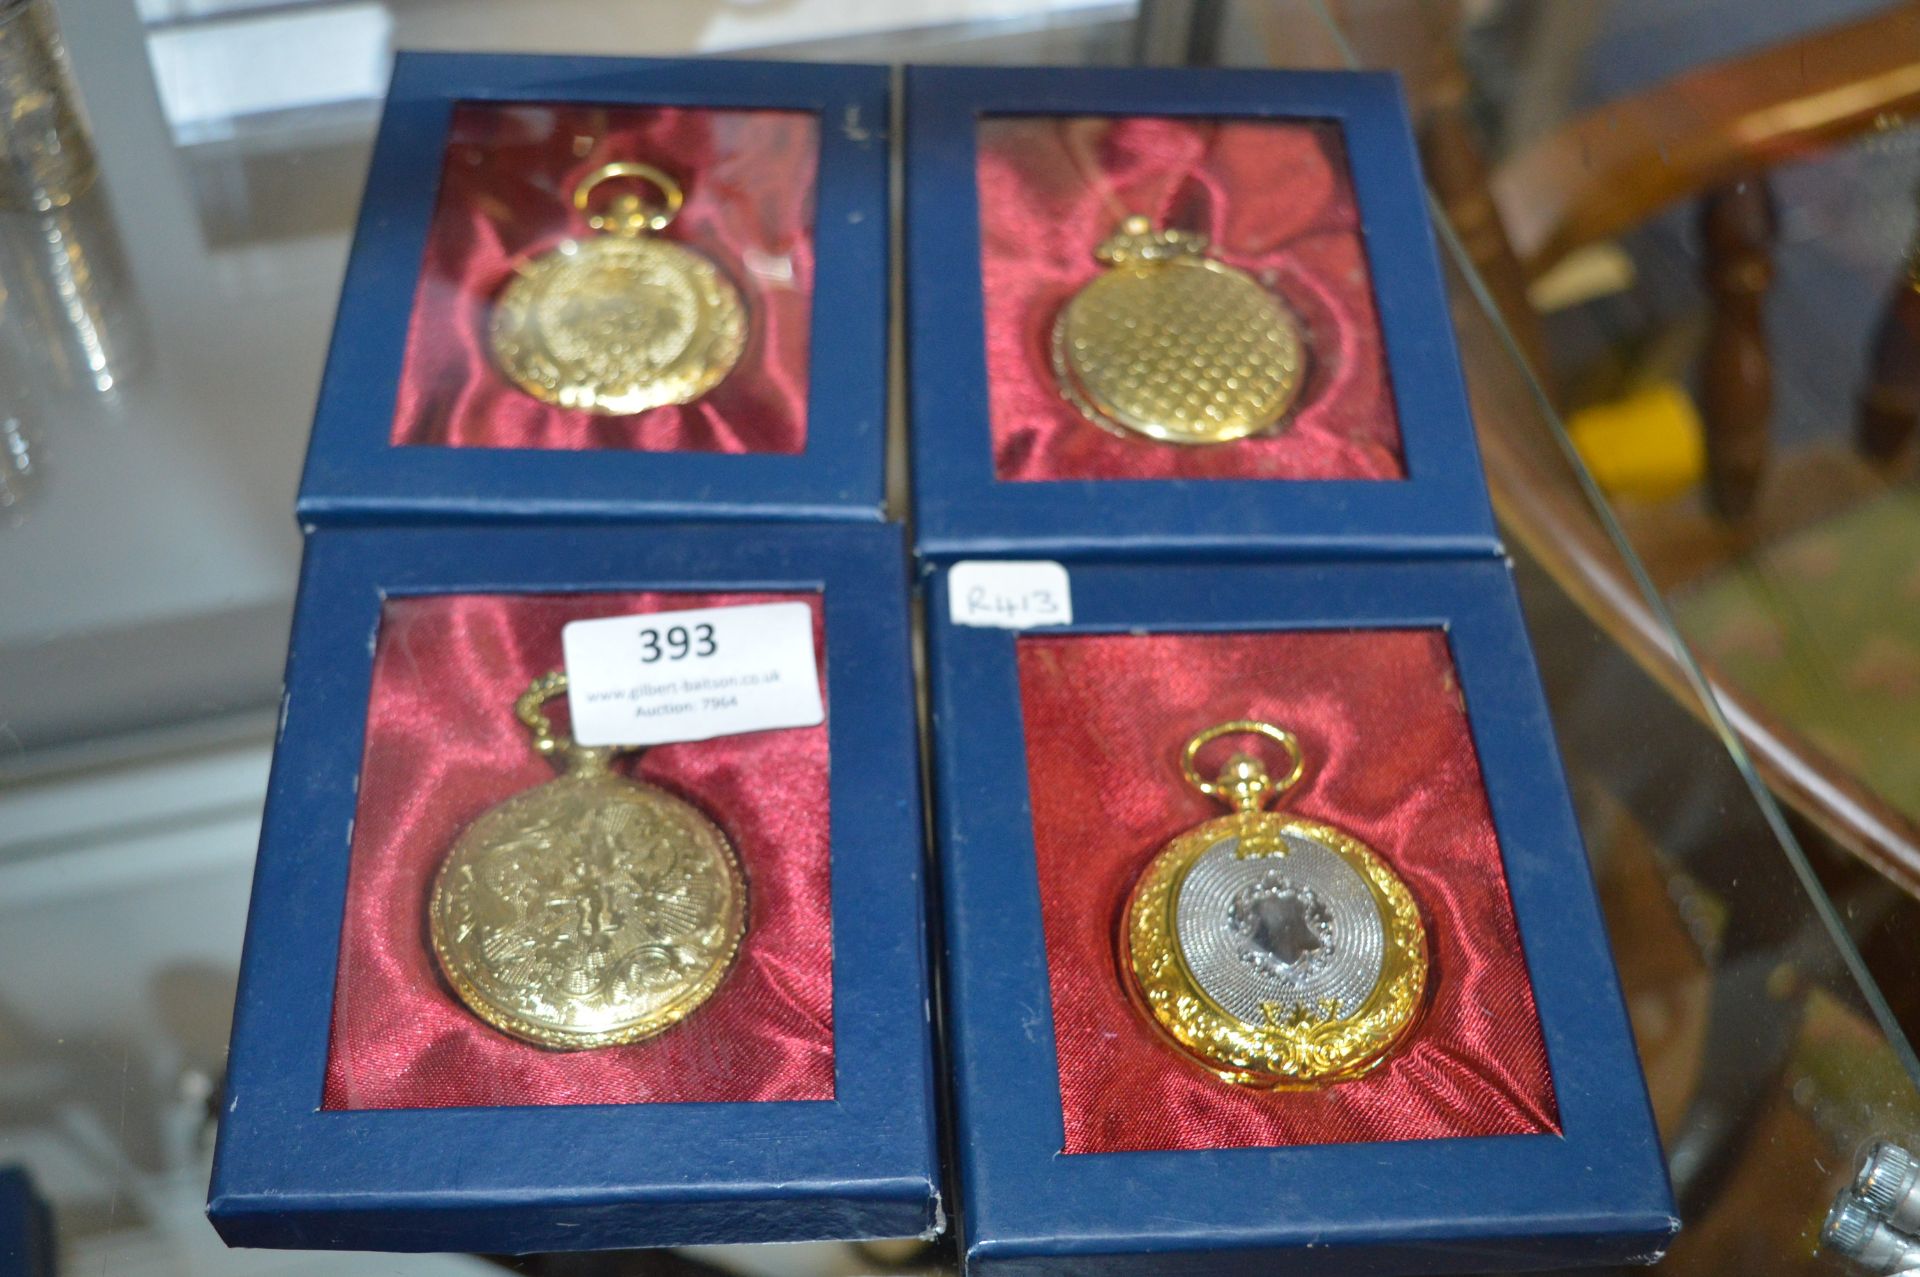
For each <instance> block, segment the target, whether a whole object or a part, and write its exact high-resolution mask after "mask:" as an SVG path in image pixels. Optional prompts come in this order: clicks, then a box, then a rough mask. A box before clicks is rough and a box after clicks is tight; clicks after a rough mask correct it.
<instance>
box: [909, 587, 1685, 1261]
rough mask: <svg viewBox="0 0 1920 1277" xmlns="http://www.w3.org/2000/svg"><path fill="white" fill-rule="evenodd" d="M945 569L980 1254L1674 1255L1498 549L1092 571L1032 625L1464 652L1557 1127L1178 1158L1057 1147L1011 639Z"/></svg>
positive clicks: (944, 703)
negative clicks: (973, 623)
mask: <svg viewBox="0 0 1920 1277" xmlns="http://www.w3.org/2000/svg"><path fill="white" fill-rule="evenodd" d="M947 577H948V570H947V569H945V568H941V569H937V570H934V571H933V572H932V574H931V576H930V580H929V587H928V592H927V609H928V623H927V624H928V634H929V649H930V663H929V677H930V681H931V704H932V712H933V721H934V723H935V726H936V735H935V750H934V759H935V762H934V769H933V775H934V811H935V831H936V839H937V844H938V857H939V863H940V877H941V883H942V890H941V893H940V894H941V898H942V901H943V908H944V924H945V925H944V932H945V937H946V954H945V975H946V978H945V981H944V988H945V998H946V1012H947V1014H946V1019H945V1030H946V1037H945V1041H946V1047H947V1055H948V1068H949V1071H950V1074H951V1083H950V1084H951V1088H952V1108H953V1113H954V1119H955V1123H956V1126H955V1130H954V1133H953V1139H952V1146H953V1149H954V1151H955V1155H956V1159H957V1169H958V1177H959V1179H958V1185H957V1188H958V1198H959V1202H960V1206H961V1210H960V1213H959V1223H958V1231H959V1237H960V1241H961V1245H962V1250H963V1254H964V1256H965V1259H966V1263H967V1265H968V1267H969V1269H971V1270H977V1271H980V1272H983V1273H993V1274H1022V1275H1026V1274H1080V1273H1085V1274H1093V1273H1101V1274H1115V1273H1142V1274H1144V1273H1162V1272H1179V1273H1183V1274H1219V1275H1220V1277H1227V1275H1228V1274H1239V1273H1246V1272H1252V1271H1259V1272H1267V1273H1302V1274H1305V1273H1312V1274H1328V1273H1362V1272H1364V1273H1412V1272H1422V1273H1429V1272H1462V1273H1464V1272H1485V1271H1490V1270H1496V1269H1501V1270H1514V1269H1540V1268H1550V1267H1554V1266H1560V1265H1572V1264H1601V1263H1628V1262H1639V1263H1646V1262H1651V1261H1652V1260H1653V1259H1654V1258H1655V1257H1657V1256H1658V1255H1659V1254H1660V1253H1661V1252H1662V1250H1663V1249H1664V1247H1665V1246H1666V1244H1667V1242H1668V1240H1669V1239H1670V1238H1671V1237H1672V1235H1673V1233H1674V1232H1675V1230H1676V1229H1677V1228H1678V1227H1679V1220H1678V1219H1677V1218H1676V1217H1675V1210H1674V1205H1673V1201H1672V1195H1671V1191H1670V1189H1669V1187H1668V1181H1667V1173H1666V1164H1665V1160H1664V1158H1663V1157H1662V1154H1661V1148H1660V1142H1659V1138H1658V1135H1657V1133H1656V1131H1655V1128H1654V1123H1653V1118H1652V1114H1651V1111H1650V1109H1649V1106H1648V1101H1647V1094H1646V1090H1645V1086H1644V1083H1643V1080H1642V1077H1641V1072H1640V1066H1639V1062H1638V1057H1637V1055H1636V1053H1635V1050H1634V1043H1633V1038H1632V1034H1631V1031H1630V1029H1629V1027H1628V1023H1627V1017H1626V1012H1625V1008H1624V1006H1623V1005H1622V1002H1621V996H1620V990H1619V987H1618V983H1617V978H1616V975H1615V972H1614V966H1613V959H1612V955H1611V952H1610V950H1609V948H1608V942H1607V933H1606V930H1605V927H1604V925H1603V923H1602V920H1601V915H1600V910H1599V907H1598V902H1597V900H1596V898H1595V895H1594V892H1593V887H1592V876H1591V871H1590V869H1589V867H1588V863H1587V858H1586V855H1585V853H1584V851H1583V850H1582V847H1581V840H1580V833H1579V829H1578V827H1577V826H1576V824H1575V821H1574V816H1573V811H1572V808H1571V804H1570V800H1569V796H1568V793H1567V788H1566V781H1565V777H1564V775H1563V774H1562V771H1561V768H1560V764H1559V761H1558V755H1557V753H1556V751H1555V747H1554V738H1553V731H1552V728H1551V726H1550V724H1549V722H1548V718H1547V712H1546V706H1545V704H1544V700H1543V697H1542V693H1541V691H1540V686H1539V682H1538V677H1537V673H1536V671H1535V668H1534V663H1533V658H1532V654H1531V652H1530V651H1529V649H1528V646H1527V641H1526V634H1525V630H1524V629H1523V627H1522V622H1521V616H1520V611H1519V607H1518V603H1517V600H1516V598H1515V595H1514V593H1513V588H1512V583H1511V578H1510V576H1509V572H1508V569H1507V567H1506V565H1505V564H1504V563H1502V562H1501V561H1499V560H1497V559H1494V558H1491V557H1488V558H1483V559H1478V560H1462V561H1456V562H1447V563H1442V562H1432V561H1426V562H1411V563H1366V562H1344V563H1321V564H1304V563H1295V564H1282V565H1267V566H1257V565H1247V564H1228V565H1212V566H1198V565H1192V564H1185V565H1178V566H1174V565H1165V566H1155V565H1133V566H1127V565H1118V564H1105V563H1101V564H1083V565H1078V566H1076V567H1074V568H1073V569H1072V575H1071V587H1072V616H1073V620H1072V623H1071V625H1069V626H1066V627H1064V630H1063V629H1062V628H1059V627H1055V628H1047V629H1041V630H1034V631H1030V632H1031V633H1034V634H1055V633H1061V632H1066V633H1086V634H1101V633H1105V634H1128V633H1156V632H1157V633H1173V634H1179V633H1203V632H1235V631H1274V630H1356V629H1359V630H1364V629H1405V628H1419V629H1438V630H1441V631H1444V633H1445V634H1446V636H1447V641H1448V645H1449V647H1450V650H1451V655H1452V658H1453V662H1454V665H1455V667H1456V670H1457V674H1458V680H1459V688H1460V693H1461V695H1462V697H1463V699H1464V704H1465V708H1466V712H1467V718H1468V724H1469V728H1470V731H1471V735H1472V740H1473V744H1474V747H1475V749H1476V750H1477V752H1478V755H1479V762H1480V767H1481V772H1482V778H1483V781H1484V784H1485V789H1486V796H1487V800H1488V804H1489V808H1490V810H1491V814H1492V819H1493V823H1494V828H1495V832H1496V833H1497V836H1498V840H1499V845H1500V848H1501V852H1502V857H1503V862H1504V867H1505V872H1506V879H1507V885H1508V888H1509V891H1510V896H1511V902H1512V907H1513V911H1514V915H1515V919H1516V921H1517V924H1518V928H1519V932H1520V939H1521V944H1522V948H1523V950H1524V960H1525V965H1526V970H1527V973H1528V975H1529V977H1530V979H1531V982H1532V986H1533V991H1534V997H1535V1000H1536V1004H1537V1009H1538V1012H1539V1020H1540V1027H1541V1031H1542V1034H1543V1037H1544V1043H1545V1047H1546V1053H1547V1057H1548V1066H1549V1068H1550V1071H1551V1076H1552V1080H1553V1087H1554V1090H1555V1092H1556V1095H1557V1102H1558V1109H1559V1118H1560V1123H1561V1132H1560V1133H1559V1134H1516V1135H1498V1136H1483V1137H1470V1138H1439V1139H1418V1140H1406V1141H1396V1142H1371V1143H1329V1144H1323V1145H1296V1146H1291V1147H1240V1148H1219V1149H1207V1150H1202V1151H1177V1152H1168V1151H1154V1152H1115V1153H1073V1154H1067V1153H1065V1152H1063V1149H1064V1147H1065V1145H1064V1119H1063V1109H1062V1100H1061V1080H1060V1070H1059V1065H1058V1061H1057V1058H1056V1044H1055V1036H1054V1033H1053V1031H1052V1028H1051V1026H1052V1019H1053V1015H1054V1008H1053V1003H1052V996H1051V992H1050V986H1049V979H1048V967H1047V961H1048V959H1047V947H1046V942H1045V935H1044V931H1043V923H1042V907H1041V894H1040V887H1039V882H1038V877H1037V870H1036V844H1035V836H1034V832H1033V830H1034V824H1033V809H1032V804H1031V802H1030V799H1029V792H1030V791H1029V782H1028V774H1027V755H1026V744H1025V736H1024V730H1023V724H1022V709H1021V690H1020V681H1019V677H1018V672H1017V668H1016V652H1015V645H1016V642H1017V635H1016V634H1015V633H1014V632H1013V631H1010V630H1005V629H989V628H974V627H970V626H962V625H956V624H954V622H953V619H952V617H951V615H950V613H949V608H948V600H947V597H946V596H947ZM1089 818H1090V819H1097V818H1098V813H1097V811H1090V812H1089ZM1446 925H1448V924H1447V919H1446V918H1445V917H1437V918H1434V919H1432V920H1430V923H1429V926H1430V927H1444V926H1446ZM1115 978H1119V977H1118V974H1117V973H1116V977H1115ZM1438 978H1440V979H1443V980H1444V979H1446V978H1447V976H1446V973H1445V972H1440V973H1439V976H1438Z"/></svg>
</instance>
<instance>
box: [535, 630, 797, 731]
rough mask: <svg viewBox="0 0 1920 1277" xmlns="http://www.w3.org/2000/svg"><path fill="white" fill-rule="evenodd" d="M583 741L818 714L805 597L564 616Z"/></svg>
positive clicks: (570, 702)
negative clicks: (569, 619) (569, 618)
mask: <svg viewBox="0 0 1920 1277" xmlns="http://www.w3.org/2000/svg"><path fill="white" fill-rule="evenodd" d="M560 644H561V647H562V649H563V650H564V651H565V652H566V658H567V708H568V709H569V710H570V711H572V714H573V738H574V740H575V741H577V742H579V743H580V744H582V745H596V746H597V745H666V744H670V743H672V742H674V741H683V740H710V739H712V738H713V737H715V736H732V735H735V734H737V733H740V732H764V731H770V730H772V729H774V728H777V727H812V726H813V725H814V724H815V723H818V722H820V721H821V720H822V719H824V718H825V717H826V708H825V706H823V705H822V704H821V701H820V676H819V672H818V670H817V669H816V667H815V665H814V661H813V609H812V608H811V607H809V606H807V605H806V604H805V603H751V604H747V605H745V606H742V607H708V608H696V609H694V610H692V611H687V612H652V613H648V614H646V615H644V616H609V617H604V618H601V619H599V620H594V621H572V622H569V623H568V624H567V625H566V626H565V627H563V628H562V629H561V631H560Z"/></svg>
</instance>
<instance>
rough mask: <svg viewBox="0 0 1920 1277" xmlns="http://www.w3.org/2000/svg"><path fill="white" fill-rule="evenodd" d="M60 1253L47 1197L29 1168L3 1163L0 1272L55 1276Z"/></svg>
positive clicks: (0, 1170) (28, 1276)
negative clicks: (41, 1193)
mask: <svg viewBox="0 0 1920 1277" xmlns="http://www.w3.org/2000/svg"><path fill="white" fill-rule="evenodd" d="M58 1255H59V1244H58V1241H57V1240H56V1238H55V1237H54V1235H53V1214H52V1212H51V1211H49V1210H48V1209H47V1203H46V1200H45V1199H44V1198H42V1197H41V1196H40V1194H39V1193H38V1192H37V1191H36V1190H35V1189H34V1186H33V1181H32V1180H31V1179H29V1178H28V1177H27V1173H26V1171H24V1170H22V1169H20V1168H19V1167H17V1166H0V1272H6V1273H16V1274H18V1275H19V1277H54V1272H55V1270H56V1269H57V1267H58V1263H57V1256H58Z"/></svg>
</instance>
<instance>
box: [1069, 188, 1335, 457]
mask: <svg viewBox="0 0 1920 1277" xmlns="http://www.w3.org/2000/svg"><path fill="white" fill-rule="evenodd" d="M1206 250H1207V239H1206V237H1205V236H1204V235H1199V234H1195V233H1193V232H1190V231H1178V230H1161V231H1156V230H1154V229H1153V223H1152V222H1150V221H1149V220H1148V219H1146V218H1144V217H1139V216H1133V217H1128V218H1126V219H1125V220H1124V221H1122V222H1121V223H1120V229H1119V230H1118V231H1117V232H1115V233H1114V235H1113V236H1112V237H1110V238H1109V239H1107V240H1106V241H1104V242H1103V243H1102V244H1101V245H1100V246H1099V248H1098V249H1097V250H1095V253H1094V256H1095V257H1096V258H1098V259H1099V260H1100V261H1101V262H1104V263H1106V265H1107V266H1108V267H1109V269H1108V270H1107V271H1106V272H1105V273H1103V274H1101V275H1098V276H1096V277H1095V278H1094V279H1093V280H1092V282H1090V283H1088V284H1087V285H1086V286H1085V287H1083V288H1081V289H1080V291H1079V292H1077V293H1075V294H1074V295H1073V296H1072V297H1071V298H1069V299H1068V300H1067V304H1066V305H1065V306H1063V307H1062V308H1061V310H1060V313H1059V315H1058V316H1056V317H1055V319H1054V324H1053V339H1052V349H1053V371H1054V376H1055V378H1056V379H1057V380H1058V382H1059V385H1060V391H1061V394H1062V395H1064V396H1065V397H1066V399H1067V402H1069V403H1071V404H1072V405H1073V406H1074V407H1075V408H1076V409H1078V410H1079V412H1080V415H1081V416H1083V417H1085V418H1086V419H1087V420H1088V421H1090V422H1092V423H1093V424H1094V425H1096V426H1099V427H1101V428H1102V429H1104V430H1108V431H1111V432H1112V433H1114V434H1118V435H1121V436H1128V435H1144V436H1146V437H1147V438H1149V439H1157V440H1159V441H1161V442H1162V443H1179V444H1205V443H1227V442H1230V441H1232V440H1234V439H1244V438H1246V437H1247V436H1249V435H1257V434H1261V433H1263V432H1266V431H1270V430H1272V429H1273V428H1274V427H1276V426H1277V425H1279V423H1280V422H1281V420H1282V418H1284V417H1285V416H1286V414H1287V410H1288V409H1289V408H1290V407H1292V406H1293V401H1294V398H1295V396H1296V395H1298V394H1299V392H1300V383H1301V379H1302V374H1303V372H1304V370H1305V366H1306V345H1305V343H1304V342H1303V341H1302V340H1301V335H1300V334H1301V329H1300V323H1299V321H1298V320H1296V319H1295V318H1294V317H1293V315H1292V313H1291V312H1290V311H1288V310H1287V308H1286V306H1285V305H1283V304H1282V303H1281V302H1280V300H1279V298H1277V297H1275V296H1274V295H1273V294H1272V293H1271V292H1269V291H1268V290H1267V289H1265V288H1263V287H1261V286H1260V282H1259V281H1258V280H1256V279H1254V277H1253V276H1251V275H1249V274H1247V273H1246V272H1245V271H1243V270H1239V269H1237V268H1236V267H1233V266H1229V265H1227V264H1226V263H1225V262H1222V261H1220V260H1218V259H1217V258H1213V257H1209V256H1208V255H1207V251H1206Z"/></svg>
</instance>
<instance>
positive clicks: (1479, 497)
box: [905, 66, 1497, 561]
mask: <svg viewBox="0 0 1920 1277" xmlns="http://www.w3.org/2000/svg"><path fill="white" fill-rule="evenodd" d="M1004 115H1041V116H1046V115H1054V116H1089V115H1114V116H1167V117H1203V118H1214V117H1218V118H1236V119H1268V120H1289V119H1292V120H1305V121H1316V122H1331V123H1333V124H1336V125H1337V126H1338V127H1339V129H1340V132H1341V136H1342V138H1343V141H1344V150H1345V154H1346V162H1347V167H1348V171H1349V173H1350V177H1351V182H1352V186H1353V194H1354V198H1355V202H1356V203H1357V206H1358V211H1359V218H1360V222H1361V231H1362V237H1363V239H1364V243H1365V258H1366V262H1367V266H1368V268H1369V273H1370V275H1371V278H1372V291H1373V297H1374V303H1375V309H1376V310H1377V313H1378V318H1379V325H1380V329H1381V334H1380V335H1381V340H1382V344H1383V347H1384V352H1383V358H1384V362H1385V365H1386V371H1387V375H1388V378H1389V381H1390V383H1391V394H1392V400H1393V402H1394V404H1395V406H1396V414H1397V417H1398V425H1399V433H1400V440H1401V453H1402V458H1401V459H1402V462H1403V465H1404V469H1405V476H1404V477H1403V478H1399V479H1273V478H1266V479H1246V478H1231V479H1229V478H1209V479H1164V478H1155V479H1147V478H1125V479H1111V478H1108V479H1054V480H1047V481H1017V480H1003V479H999V478H996V474H995V466H994V457H993V447H992V441H991V437H990V428H989V401H988V364H987V345H986V337H985V317H984V313H983V310H984V308H983V298H982V260H981V259H982V252H981V198H980V192H979V190H978V182H977V180H976V161H977V157H978V150H977V145H976V136H977V133H978V130H979V127H980V124H981V121H982V120H983V119H985V118H988V117H992V116H1004ZM905 163H906V187H905V189H906V239H905V244H906V250H905V251H906V270H907V286H906V309H907V320H908V325H909V331H908V366H909V372H910V380H909V393H910V402H909V411H910V414H911V421H912V427H913V434H912V452H913V490H914V491H913V495H914V510H915V527H916V548H917V550H918V552H919V553H920V554H921V555H922V556H924V557H927V558H929V559H931V560H934V561H946V560H951V559H954V558H959V557H966V556H994V555H1002V554H1026V555H1046V556H1049V557H1054V558H1063V559H1068V558H1071V559H1086V558H1100V557H1105V558H1115V559H1135V560H1140V559H1169V558H1196V557H1198V558H1206V557H1212V558H1220V557H1226V556H1240V557H1269V556H1275V555H1288V556H1300V557H1315V558H1334V557H1340V558H1349V557H1402V556H1409V555H1460V554H1488V553H1495V552H1496V550H1497V540H1496V536H1495V532H1494V526H1493V515H1492V510H1491V507H1490V505H1489V502H1488V499H1487V492H1486V482H1485V478H1484V476H1483V475H1482V473H1481V466H1480V458H1479V452H1478V449H1477V447H1476V445H1475V442H1474V432H1473V423H1472V420H1471V418H1470V417H1469V415H1468V412H1467V401H1466V393H1465V388H1464V385H1463V382H1462V380H1461V374H1460V367H1459V359H1458V355H1457V353H1456V350H1455V346H1454V339H1453V329H1452V326H1451V322H1450V320H1449V317H1448V310H1447V297H1446V292H1445V289H1444V287H1443V285H1442V282H1441V276H1440V269H1439V263H1438V260H1437V258H1436V256H1435V253H1434V241H1433V232H1432V229H1431V226H1430V224H1429V222H1428V215H1427V202H1426V196H1425V192H1424V189H1423V187H1422V185H1421V180H1420V171H1419V164H1418V160H1417V156H1416V151H1415V147H1414V142H1413V137H1412V133H1411V131H1410V129H1409V127H1408V123H1407V115H1406V108H1405V105H1404V104H1403V102H1402V99H1401V94H1400V90H1399V87H1398V84H1397V83H1396V81H1395V80H1394V78H1393V77H1392V76H1390V75H1386V74H1381V73H1370V72H1363V73H1352V72H1308V71H1232V70H1216V69H1161V68H1152V69H1142V68H1129V69H1107V68H1096V69H1088V68H1071V69H1068V68H1016V69H1008V68H972V67H931V66H930V67H910V68H908V70H907V78H906V149H905ZM1086 428H1087V429H1088V430H1093V429H1095V427H1094V426H1092V425H1087V426H1086ZM1160 446H1172V445H1160ZM1220 446H1226V447H1231V446H1232V445H1220Z"/></svg>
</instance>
